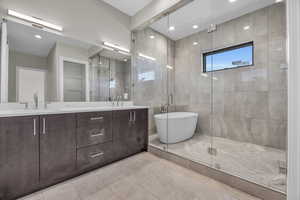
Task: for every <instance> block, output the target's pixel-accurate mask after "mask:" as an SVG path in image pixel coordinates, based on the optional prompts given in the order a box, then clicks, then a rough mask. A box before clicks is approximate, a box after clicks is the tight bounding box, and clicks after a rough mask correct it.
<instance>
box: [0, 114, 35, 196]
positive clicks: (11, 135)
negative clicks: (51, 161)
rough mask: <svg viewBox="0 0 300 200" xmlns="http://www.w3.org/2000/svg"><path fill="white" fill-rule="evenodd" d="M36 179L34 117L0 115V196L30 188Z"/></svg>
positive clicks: (18, 193)
mask: <svg viewBox="0 0 300 200" xmlns="http://www.w3.org/2000/svg"><path fill="white" fill-rule="evenodd" d="M38 181H39V136H38V117H31V116H30V117H10V118H1V119H0V199H13V198H16V197H18V196H20V195H22V194H24V193H26V192H28V191H32V190H34V189H35V188H36V187H37V185H38Z"/></svg>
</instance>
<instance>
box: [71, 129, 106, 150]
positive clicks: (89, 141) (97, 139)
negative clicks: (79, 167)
mask: <svg viewBox="0 0 300 200" xmlns="http://www.w3.org/2000/svg"><path fill="white" fill-rule="evenodd" d="M111 140H112V130H111V126H110V125H104V126H94V127H80V128H78V129H77V147H85V146H89V145H94V144H101V143H105V142H109V141H111Z"/></svg>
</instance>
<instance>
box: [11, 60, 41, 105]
mask: <svg viewBox="0 0 300 200" xmlns="http://www.w3.org/2000/svg"><path fill="white" fill-rule="evenodd" d="M20 69H23V70H24V69H25V70H32V71H39V72H43V73H44V95H45V97H44V100H45V102H46V101H47V70H46V69H42V68H38V67H23V66H16V102H19V95H18V94H19V70H20Z"/></svg>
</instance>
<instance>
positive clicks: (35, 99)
mask: <svg viewBox="0 0 300 200" xmlns="http://www.w3.org/2000/svg"><path fill="white" fill-rule="evenodd" d="M33 100H34V108H35V109H38V108H39V97H38V95H37V93H34V95H33Z"/></svg>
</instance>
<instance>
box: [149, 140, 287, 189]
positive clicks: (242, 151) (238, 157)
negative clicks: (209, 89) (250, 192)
mask: <svg viewBox="0 0 300 200" xmlns="http://www.w3.org/2000/svg"><path fill="white" fill-rule="evenodd" d="M211 139H213V146H214V147H215V148H216V149H217V151H218V153H217V155H216V156H211V155H210V154H208V151H207V150H208V148H209V147H210V144H211V141H212V140H211ZM149 143H150V145H152V146H154V147H157V148H160V149H163V148H164V147H166V145H165V144H162V143H160V141H159V139H158V136H157V134H155V135H151V136H150V138H149ZM167 150H168V151H169V152H171V153H174V154H176V155H179V156H181V157H184V158H187V159H190V160H192V161H195V162H199V163H201V164H205V165H207V166H215V167H217V168H219V169H221V170H223V171H225V172H227V173H229V174H232V175H236V176H238V177H241V178H243V179H246V180H249V181H251V182H254V183H257V184H259V185H263V186H266V187H269V188H272V189H274V190H278V191H281V192H285V191H286V175H285V174H280V173H279V166H280V165H282V163H283V166H284V165H285V163H286V152H285V151H283V150H279V149H274V148H269V147H264V146H260V145H255V144H251V143H244V142H238V141H233V140H230V139H226V138H220V137H213V138H211V137H209V136H207V135H200V134H195V135H194V137H193V138H192V139H190V140H187V141H184V142H180V143H176V144H170V145H168V147H167Z"/></svg>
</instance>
